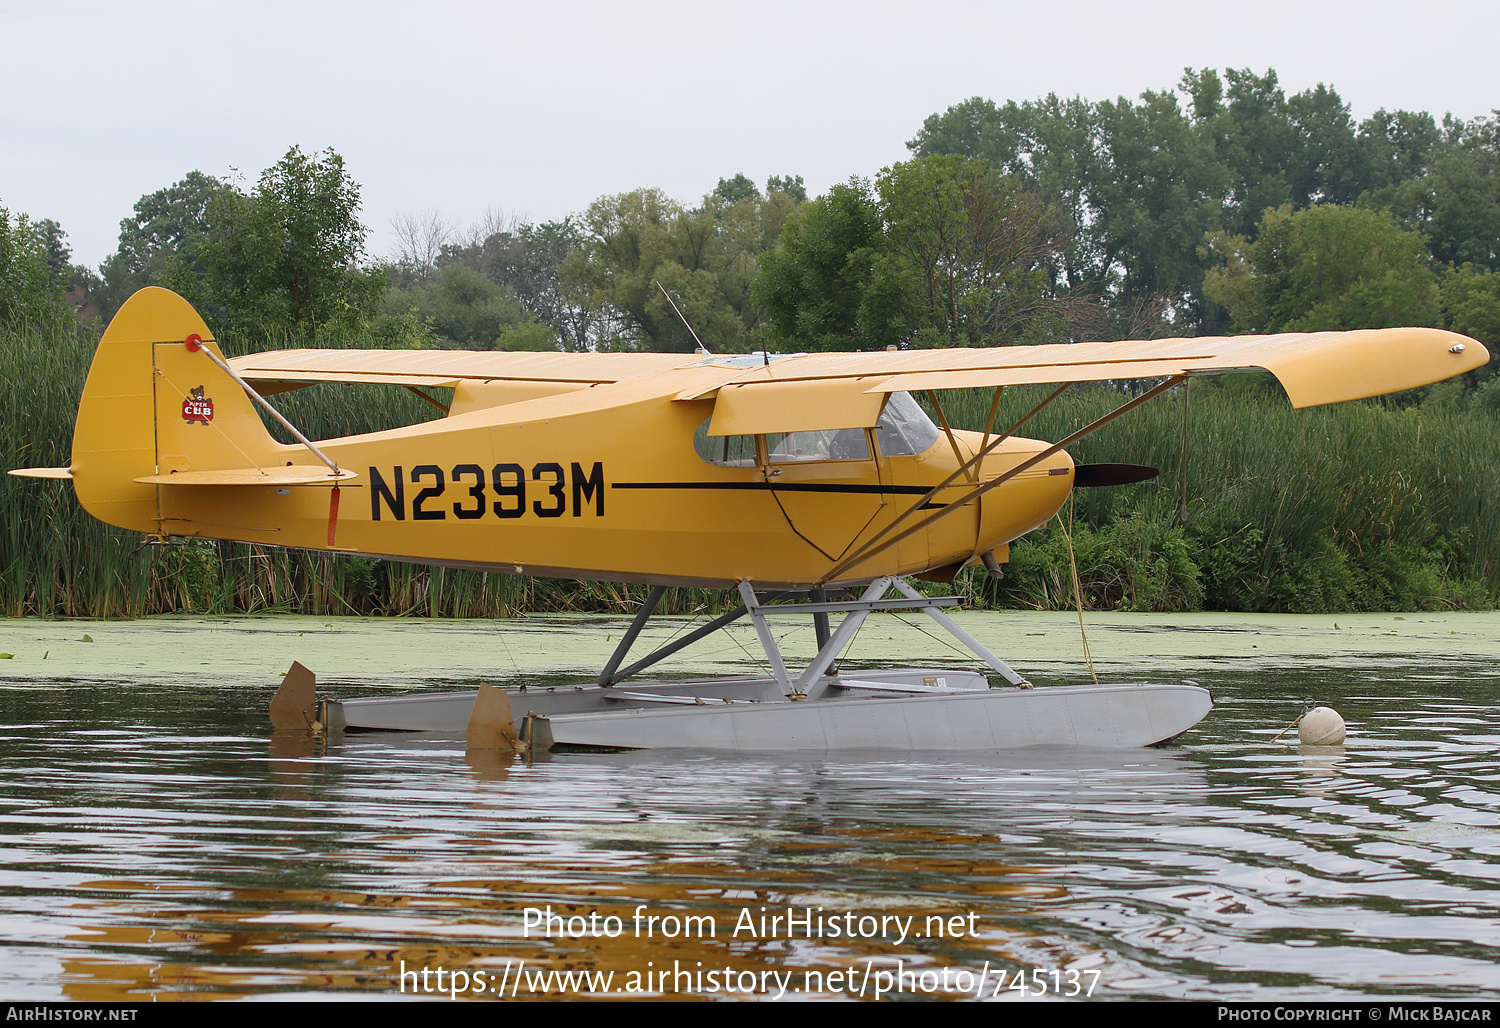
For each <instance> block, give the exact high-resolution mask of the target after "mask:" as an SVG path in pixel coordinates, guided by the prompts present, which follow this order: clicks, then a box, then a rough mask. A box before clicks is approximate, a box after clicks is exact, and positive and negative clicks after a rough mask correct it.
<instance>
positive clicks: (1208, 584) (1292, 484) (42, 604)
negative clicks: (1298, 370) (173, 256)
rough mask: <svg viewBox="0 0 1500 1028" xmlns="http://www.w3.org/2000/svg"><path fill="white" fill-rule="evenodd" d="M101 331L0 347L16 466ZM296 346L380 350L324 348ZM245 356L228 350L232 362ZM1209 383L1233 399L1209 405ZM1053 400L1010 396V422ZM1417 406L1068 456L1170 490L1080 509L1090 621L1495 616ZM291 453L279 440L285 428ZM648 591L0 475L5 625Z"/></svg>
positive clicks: (1470, 513) (317, 405) (1040, 432)
mask: <svg viewBox="0 0 1500 1028" xmlns="http://www.w3.org/2000/svg"><path fill="white" fill-rule="evenodd" d="M98 333H99V326H97V325H94V326H89V327H78V326H73V325H66V324H58V325H53V326H50V327H45V328H25V327H15V326H11V327H8V328H7V327H0V373H3V380H4V386H5V388H6V393H7V399H8V403H7V404H6V406H5V409H4V411H3V412H0V454H3V455H4V458H3V459H4V462H5V464H6V466H7V467H21V466H63V465H66V464H67V463H68V460H69V451H70V447H71V433H72V426H73V419H74V417H75V415H76V413H77V407H78V397H79V393H80V391H81V389H82V385H83V381H84V378H85V376H86V375H87V372H88V366H89V362H90V360H91V359H92V357H93V351H94V343H95V341H96V340H97V338H98ZM274 342H276V343H279V344H281V345H284V346H305V345H316V346H319V347H340V346H365V345H369V343H368V342H367V341H365V340H364V339H363V338H362V337H360V336H358V335H356V334H353V333H347V334H344V335H334V334H331V333H326V332H325V333H323V334H321V335H319V337H318V338H317V339H316V340H315V341H314V340H303V339H297V338H290V337H289V338H286V339H283V340H276V341H274ZM225 349H226V351H227V352H229V353H230V354H231V355H232V354H234V353H235V352H236V347H235V345H234V341H233V340H230V341H228V343H227V344H226V346H225ZM1216 382H1217V383H1218V384H1216ZM1042 395H1043V391H1041V390H1038V389H1030V388H1022V389H1010V390H1007V391H1006V392H1005V393H1004V395H1003V399H1002V404H1001V410H1000V412H999V416H998V417H997V424H998V425H1005V424H1008V423H1009V422H1010V421H1011V420H1014V419H1015V418H1017V417H1019V416H1020V414H1021V413H1023V412H1024V411H1025V410H1027V409H1029V408H1030V407H1031V406H1032V405H1034V404H1035V403H1036V402H1037V401H1038V400H1039V399H1040V398H1041V396H1042ZM1444 395H1445V396H1448V400H1447V401H1446V402H1444V403H1435V402H1428V403H1425V404H1417V405H1411V406H1406V407H1401V408H1397V407H1389V406H1385V405H1381V404H1379V403H1354V404H1341V405H1339V406H1336V407H1330V408H1320V409H1315V410H1308V411H1294V410H1292V409H1291V407H1290V406H1289V405H1288V403H1287V402H1286V400H1285V398H1284V397H1283V396H1281V395H1280V394H1279V392H1278V391H1277V390H1275V389H1274V388H1264V387H1260V386H1257V385H1256V384H1255V382H1254V380H1248V384H1247V380H1240V381H1238V382H1237V381H1235V380H1233V379H1225V380H1213V381H1207V382H1204V381H1200V382H1195V383H1194V384H1193V385H1192V387H1191V394H1190V405H1189V414H1188V432H1187V449H1186V460H1185V461H1184V449H1183V438H1184V433H1183V422H1182V398H1181V396H1180V394H1178V395H1175V396H1174V395H1173V394H1168V395H1166V396H1164V397H1162V398H1160V399H1158V400H1156V401H1153V402H1152V403H1150V404H1147V405H1146V406H1144V407H1143V408H1141V409H1140V410H1138V411H1136V412H1134V413H1132V414H1131V415H1127V416H1126V417H1124V418H1122V419H1120V420H1119V421H1116V422H1114V423H1113V424H1111V425H1109V426H1108V427H1106V428H1104V429H1103V430H1101V431H1100V432H1098V433H1097V434H1096V435H1094V436H1091V437H1089V438H1088V439H1086V440H1084V441H1082V442H1081V443H1080V444H1079V445H1077V446H1076V447H1074V449H1073V451H1072V453H1073V456H1074V458H1075V459H1076V460H1078V461H1079V462H1080V463H1085V462H1116V461H1118V462H1127V463H1139V464H1149V465H1152V466H1155V467H1158V468H1160V469H1161V471H1162V474H1161V476H1160V477H1159V478H1157V479H1155V480H1152V481H1150V482H1145V483H1140V484H1137V485H1132V486H1123V487H1115V488H1105V489H1089V490H1080V491H1079V492H1078V493H1077V494H1076V496H1077V501H1076V502H1077V509H1076V513H1075V523H1074V529H1073V532H1072V541H1073V545H1074V549H1075V551H1076V553H1077V556H1078V561H1079V571H1080V575H1081V578H1082V581H1083V592H1084V599H1085V602H1086V604H1087V605H1088V606H1090V607H1105V608H1112V607H1123V608H1133V609H1143V610H1185V609H1199V608H1207V609H1218V610H1246V611H1315V610H1349V609H1353V610H1373V609H1414V608H1431V607H1443V606H1477V605H1488V604H1490V603H1491V602H1492V601H1493V599H1494V597H1495V595H1496V592H1497V589H1500V476H1497V475H1496V474H1495V471H1494V465H1495V458H1496V454H1497V453H1500V415H1497V414H1496V413H1495V412H1494V411H1493V410H1492V409H1491V408H1484V407H1480V406H1478V405H1476V404H1465V403H1463V402H1459V401H1456V400H1453V398H1452V397H1451V396H1449V394H1444ZM991 396H992V394H991V393H989V392H988V391H984V392H973V393H966V392H958V393H951V394H946V395H945V396H944V397H943V402H944V409H945V411H946V412H947V413H948V416H949V418H950V419H951V420H952V421H953V423H954V424H955V425H958V426H961V427H967V428H976V429H978V428H982V427H983V423H984V420H985V417H986V416H987V414H988V412H989V404H990V400H991ZM1123 399H1124V394H1122V393H1121V392H1120V391H1118V390H1116V389H1113V388H1109V387H1107V386H1075V387H1074V388H1073V389H1072V390H1070V391H1069V392H1068V393H1065V394H1064V395H1063V397H1062V398H1060V399H1059V400H1058V401H1057V402H1055V403H1054V404H1052V405H1051V406H1050V407H1048V408H1047V409H1045V410H1044V411H1043V412H1042V413H1041V414H1040V415H1038V416H1037V418H1036V419H1034V420H1033V421H1032V422H1031V423H1030V424H1028V425H1027V426H1026V428H1025V429H1024V430H1023V433H1022V434H1025V435H1032V436H1037V437H1039V438H1047V439H1056V438H1060V437H1061V436H1063V435H1065V434H1067V433H1068V432H1070V431H1072V430H1073V429H1075V428H1078V427H1080V426H1082V425H1083V424H1085V423H1087V422H1089V421H1092V420H1093V419H1095V418H1097V417H1098V416H1100V415H1101V414H1103V413H1105V412H1107V411H1108V410H1110V409H1112V408H1113V407H1115V406H1117V405H1118V404H1119V403H1120V402H1121V401H1122V400H1123ZM276 402H277V404H278V406H280V407H281V408H282V409H283V410H284V411H285V412H286V413H287V415H288V416H289V417H290V418H291V420H292V421H293V423H295V424H297V425H298V426H299V427H301V428H302V429H303V431H305V432H307V434H308V435H310V436H312V437H313V438H328V437H331V436H341V435H350V434H355V433H360V432H371V431H378V430H381V429H385V428H392V427H396V426H398V425H404V424H411V423H413V422H417V421H422V420H426V419H428V418H432V417H436V416H439V412H438V411H437V410H436V409H435V408H433V407H432V406H431V405H429V404H427V403H425V402H423V401H422V400H421V399H419V398H417V397H415V396H413V395H411V394H410V393H408V392H406V391H404V390H400V389H389V390H385V389H370V388H355V387H338V386H315V387H311V388H308V389H303V390H298V391H296V392H292V393H284V394H280V395H279V396H278V397H277V398H276ZM272 431H273V432H274V433H276V434H278V435H279V436H280V437H281V438H283V440H284V441H290V440H288V439H286V437H285V436H284V434H282V432H281V429H280V428H279V426H274V427H272ZM1066 544H1067V539H1066V537H1065V536H1064V534H1063V531H1062V528H1061V526H1060V524H1059V522H1057V521H1054V522H1053V523H1052V524H1050V525H1049V526H1047V527H1046V528H1044V529H1042V530H1039V531H1038V532H1035V533H1032V535H1031V536H1028V537H1026V538H1025V539H1022V540H1020V541H1018V542H1017V543H1016V544H1015V545H1014V546H1012V548H1011V563H1010V564H1009V565H1008V566H1007V568H1006V577H1005V578H1004V579H1003V580H1001V581H999V582H996V581H993V580H991V579H988V578H986V577H984V576H983V575H975V574H972V573H969V572H966V573H965V574H964V575H963V576H961V578H960V579H959V580H958V581H957V582H956V583H955V586H954V587H955V588H956V589H958V590H959V591H962V592H965V593H967V594H969V595H970V596H971V598H972V599H974V600H975V601H976V602H979V603H988V604H994V605H1002V606H1024V607H1043V608H1060V607H1067V606H1071V605H1072V603H1073V598H1072V592H1071V582H1070V580H1069V575H1068V571H1067V560H1068V557H1067V550H1066ZM645 594H646V589H645V587H642V586H625V585H615V584H609V583H580V582H559V581H549V580H542V579H526V578H518V577H515V576H509V575H498V574H484V573H479V572H472V571H459V570H453V569H442V568H426V567H421V566H418V565H412V564H400V563H390V562H385V561H377V560H373V559H369V558H360V557H349V556H345V555H330V554H322V553H307V552H300V551H284V550H276V549H270V548H266V547H260V546H251V545H247V544H239V543H209V542H187V543H183V544H179V545H143V539H142V537H140V536H138V535H135V534H133V533H127V532H123V531H120V530H117V529H113V528H109V527H108V526H105V525H103V524H100V523H99V522H97V521H94V520H93V519H92V518H91V517H89V516H88V515H87V514H85V513H83V511H82V510H81V509H80V508H79V506H78V503H77V501H76V500H75V499H74V497H73V495H72V487H71V486H70V485H69V484H68V483H66V482H53V481H37V480H33V479H17V478H14V477H12V476H9V475H0V610H3V611H4V612H5V613H6V614H7V615H11V616H14V615H20V614H28V613H32V614H47V615H65V616H89V617H129V616H138V615H143V614H149V613H157V612H165V611H197V612H205V613H221V612H236V611H247V612H248V611H287V612H299V613H311V614H340V613H357V614H392V615H423V616H431V617H508V616H512V615H516V614H520V613H526V612H542V611H614V612H626V611H630V610H633V609H634V608H635V606H636V605H637V604H638V603H639V602H640V601H641V600H643V599H644V597H645ZM732 602H733V598H732V597H729V596H726V594H723V593H718V592H714V591H705V590H690V589H683V590H673V591H671V592H669V594H668V596H667V598H666V600H665V603H664V610H665V611H666V612H671V613H684V612H691V611H697V610H709V611H714V612H717V611H719V610H721V609H723V608H724V606H725V605H726V604H727V603H732Z"/></svg>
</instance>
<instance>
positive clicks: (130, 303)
mask: <svg viewBox="0 0 1500 1028" xmlns="http://www.w3.org/2000/svg"><path fill="white" fill-rule="evenodd" d="M189 336H197V337H198V338H199V339H201V340H202V342H203V345H204V347H205V348H213V349H214V351H215V352H218V347H217V344H215V343H214V341H213V335H212V333H211V332H209V330H208V326H207V325H205V324H204V323H203V319H202V318H200V317H199V316H198V312H197V311H195V310H193V308H192V305H191V304H189V303H188V302H187V301H186V300H184V299H183V298H182V297H180V296H178V295H177V294H176V293H173V292H171V291H170V290H167V289H160V288H157V287H155V286H150V287H147V288H145V289H142V290H141V291H140V292H138V293H136V294H135V295H134V296H132V297H131V298H130V299H129V300H127V301H126V302H125V305H124V306H122V307H121V308H120V311H119V313H118V314H116V315H115V317H114V320H113V321H111V322H110V323H109V327H108V328H107V329H105V330H104V336H103V338H101V339H100V340H99V349H98V350H97V351H96V352H95V353H94V361H93V364H91V365H90V366H89V376H88V380H87V381H86V382H85V383H84V387H83V398H82V400H81V401H80V402H79V405H78V423H77V425H76V426H75V428H74V430H73V460H72V468H73V486H74V489H75V490H76V492H77V494H78V501H79V502H80V503H81V504H83V507H84V509H85V510H87V511H88V512H89V513H90V514H92V515H93V516H94V517H96V518H98V519H99V520H100V521H104V522H106V523H108V524H111V525H116V526H118V527H120V528H128V529H133V530H134V531H137V532H150V533H159V532H160V531H161V525H162V509H161V500H160V496H159V489H160V487H159V486H157V485H155V484H150V483H143V482H138V481H136V480H137V479H139V478H144V477H150V476H155V475H167V474H171V473H174V472H183V471H216V470H221V469H226V468H244V467H265V466H268V465H275V464H280V463H284V458H283V457H282V456H281V455H282V453H283V451H284V450H285V449H286V447H283V446H282V445H281V444H279V443H277V442H276V441H275V440H274V439H272V438H271V435H270V433H269V432H267V431H266V427H265V425H264V424H263V423H262V422H261V420H260V417H259V415H258V414H257V413H256V412H255V408H254V407H253V406H252V405H251V402H250V398H249V397H248V396H246V395H245V392H244V390H242V389H241V388H240V386H239V385H238V383H236V382H235V381H234V379H232V378H230V377H229V376H228V375H227V374H225V373H224V372H223V370H221V369H220V368H219V366H218V365H216V364H215V363H214V362H213V361H212V360H211V359H210V358H209V357H208V356H207V355H206V354H204V353H201V352H198V353H195V352H192V351H191V350H190V349H189V348H188V346H187V345H186V340H187V339H188V337H189Z"/></svg>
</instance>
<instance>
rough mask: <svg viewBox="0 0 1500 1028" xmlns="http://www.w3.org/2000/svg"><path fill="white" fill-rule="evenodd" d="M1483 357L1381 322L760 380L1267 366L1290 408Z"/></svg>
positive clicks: (849, 358) (881, 383)
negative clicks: (1361, 326) (1333, 329)
mask: <svg viewBox="0 0 1500 1028" xmlns="http://www.w3.org/2000/svg"><path fill="white" fill-rule="evenodd" d="M1488 360H1489V352H1488V351H1487V350H1486V349H1485V348H1484V347H1483V346H1482V345H1481V344H1479V343H1477V342H1475V341H1474V340H1472V339H1470V338H1468V337H1466V336H1461V335H1456V334H1454V333H1452V332H1444V331H1442V330H1440V329H1432V328H1386V329H1366V330H1361V331H1354V332H1303V333H1286V334H1281V335H1262V336H1217V337H1214V336H1200V337H1194V338H1187V339H1153V340H1144V341H1127V342H1107V343H1057V344H1050V345H1044V346H997V347H993V348H987V349H934V350H905V351H901V352H889V351H884V352H876V353H861V354H810V355H808V356H807V357H804V358H800V359H798V360H795V361H792V360H788V361H783V362H777V363H774V364H772V365H771V367H769V368H767V369H765V375H764V377H763V381H764V382H766V383H769V382H770V381H774V380H778V379H780V380H794V379H802V380H807V379H829V378H840V379H852V378H855V377H860V376H864V377H866V378H869V379H870V380H871V382H870V384H869V385H866V386H865V390H864V391H867V392H870V393H891V392H897V391H913V390H923V389H962V388H973V387H993V386H1002V385H1024V384H1043V383H1062V382H1097V381H1115V380H1123V379H1139V378H1168V377H1171V376H1175V375H1183V374H1186V375H1199V374H1215V373H1222V372H1226V371H1244V370H1265V371H1269V372H1271V373H1272V374H1273V375H1275V376H1276V378H1277V379H1278V380H1279V381H1280V382H1281V384H1282V386H1283V387H1284V388H1285V389H1286V392H1287V395H1288V396H1289V397H1290V398H1291V401H1292V405H1293V406H1295V407H1313V406H1317V405H1319V404H1325V403H1339V402H1342V401H1345V400H1357V399H1363V398H1365V397H1370V396H1382V395H1384V394H1386V393H1394V392H1399V391H1400V390H1403V389H1414V388H1416V387H1417V386H1424V385H1430V384H1431V383H1433V382H1440V381H1442V380H1443V379H1446V378H1451V377H1452V376H1454V375H1458V374H1462V373H1463V372H1465V371H1471V370H1473V369H1474V368H1477V367H1480V366H1482V365H1483V364H1485V363H1486V362H1487V361H1488ZM876 376H878V380H876ZM747 384H748V383H747ZM746 391H747V392H748V390H746Z"/></svg>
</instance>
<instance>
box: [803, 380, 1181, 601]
mask: <svg viewBox="0 0 1500 1028" xmlns="http://www.w3.org/2000/svg"><path fill="white" fill-rule="evenodd" d="M1186 379H1187V376H1186V375H1175V376H1173V377H1172V378H1169V379H1167V380H1166V381H1165V382H1162V383H1161V384H1160V385H1158V386H1156V387H1155V388H1152V389H1148V390H1146V391H1145V392H1144V393H1142V394H1141V395H1140V396H1137V397H1136V398H1135V399H1133V400H1131V401H1130V402H1129V403H1125V404H1122V405H1120V406H1119V407H1116V408H1115V409H1114V410H1112V411H1110V412H1109V413H1108V414H1106V415H1104V416H1103V417H1102V418H1099V419H1098V420H1096V421H1092V422H1090V423H1089V424H1087V425H1084V426H1083V427H1082V428H1080V429H1079V430H1078V431H1076V432H1074V433H1073V434H1072V435H1069V436H1067V437H1065V438H1064V439H1062V440H1061V441H1059V442H1056V443H1053V444H1052V445H1051V446H1049V447H1047V448H1046V449H1045V450H1042V451H1040V452H1038V453H1035V454H1033V455H1031V456H1030V457H1028V458H1026V459H1025V460H1023V461H1022V462H1021V463H1019V464H1017V465H1016V466H1015V467H1013V468H1011V469H1010V470H1009V471H1007V472H1005V473H1004V474H1001V475H998V476H996V477H995V478H992V479H990V480H989V481H988V482H986V483H984V484H983V485H981V486H976V487H975V488H973V489H970V490H969V491H968V492H967V493H965V494H964V495H963V496H960V497H959V498H958V499H956V500H954V501H953V502H951V503H949V504H946V505H945V506H943V507H942V508H941V509H940V510H935V511H933V512H932V513H931V514H929V515H928V516H927V517H925V518H922V519H921V520H919V521H918V522H917V523H916V524H914V525H912V526H911V527H910V528H908V529H906V530H905V531H904V532H901V533H899V534H897V535H894V536H891V537H890V538H888V539H886V540H884V541H883V542H881V541H878V540H879V536H877V537H876V538H875V539H871V540H870V542H868V543H866V544H865V545H864V546H862V547H860V549H858V550H856V551H855V552H854V553H852V554H850V555H849V556H848V557H845V558H844V559H843V560H841V561H839V562H838V563H837V564H835V565H834V566H833V567H832V568H830V569H829V570H828V572H827V573H826V574H824V576H823V581H824V582H827V581H830V580H832V579H835V578H837V577H838V575H840V574H842V573H843V572H844V571H846V570H848V569H849V568H852V567H855V566H856V565H858V564H859V563H861V562H863V561H865V560H868V559H869V558H871V557H873V556H875V555H876V554H878V553H883V552H884V551H886V550H888V549H890V548H891V547H892V546H895V545H896V544H897V543H899V542H900V541H901V540H903V539H905V538H907V537H908V536H911V535H913V534H915V533H917V532H920V531H921V530H923V529H924V528H926V527H927V526H929V525H931V524H932V523H933V522H935V521H938V520H940V519H942V518H945V517H947V516H948V515H949V514H952V513H953V512H954V511H956V510H958V509H959V508H961V507H963V506H965V505H967V504H968V503H970V502H972V501H974V500H977V499H979V497H981V496H983V495H984V494H985V493H987V492H989V491H990V490H992V489H996V488H998V487H999V486H1002V485H1004V484H1005V483H1006V482H1009V481H1010V480H1011V479H1012V478H1015V477H1016V476H1017V475H1019V474H1020V473H1021V472H1023V471H1025V470H1026V469H1027V468H1031V467H1034V466H1035V465H1037V464H1040V463H1041V462H1042V461H1044V460H1046V459H1047V458H1048V457H1050V456H1052V455H1053V454H1054V453H1057V452H1058V451H1059V450H1063V449H1066V448H1067V447H1069V446H1071V445H1073V443H1075V442H1077V441H1078V440H1080V439H1082V438H1083V437H1084V436H1086V435H1089V434H1090V433H1092V432H1095V431H1097V430H1098V429H1100V428H1103V427H1104V426H1105V425H1107V424H1109V423H1110V422H1111V421H1113V420H1114V419H1115V418H1118V417H1119V416H1120V415H1121V414H1124V413H1126V412H1127V411H1131V410H1134V409H1135V408H1137V407H1139V406H1140V405H1141V404H1143V403H1145V402H1146V401H1147V400H1150V399H1153V398H1154V397H1156V396H1157V395H1158V394H1160V393H1163V392H1165V391H1166V390H1168V389H1171V388H1172V387H1173V386H1175V385H1177V384H1178V383H1180V382H1183V381H1185V380H1186ZM1063 388H1066V386H1064V387H1063ZM1061 392H1062V389H1061V388H1060V389H1059V390H1058V391H1057V392H1056V393H1053V394H1052V396H1057V395H1058V394H1059V393H1061ZM1051 399H1052V397H1048V398H1047V401H1044V402H1050V401H1051ZM1033 413H1035V412H1034V411H1033ZM1030 416H1031V415H1029V414H1028V415H1027V417H1030ZM1006 435H1009V432H1007V433H1006ZM1004 440H1005V436H1003V435H1002V436H1000V437H999V438H998V439H996V440H995V441H994V442H993V443H991V444H990V445H989V447H988V448H987V449H984V450H980V451H979V452H978V453H976V454H975V455H974V456H973V457H972V458H971V459H970V461H969V462H968V463H966V464H965V465H964V467H960V468H959V469H958V470H957V471H955V472H954V473H953V474H951V475H949V476H948V478H947V479H945V480H944V482H943V485H940V486H938V487H937V488H935V489H933V490H932V492H930V493H928V497H930V496H932V495H933V493H936V492H937V491H938V490H939V489H942V488H944V486H946V485H947V484H948V483H950V482H952V481H953V480H954V479H956V478H957V477H958V476H959V475H961V474H963V473H964V471H965V468H967V466H968V464H969V463H976V462H978V461H979V460H980V459H981V458H982V457H984V455H985V454H986V453H987V452H988V451H989V450H992V449H994V448H995V447H996V446H999V445H1000V443H1001V442H1003V441H1004ZM925 502H927V497H924V498H923V499H922V501H920V502H919V503H918V504H916V505H915V506H913V507H912V508H911V509H910V510H908V511H907V513H908V514H909V513H911V511H912V510H915V509H917V507H920V506H921V504H922V503H925ZM903 517H904V515H903ZM895 524H896V523H895V522H892V523H891V526H889V527H888V528H887V531H889V530H890V528H893V527H895ZM820 584H821V583H820Z"/></svg>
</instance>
